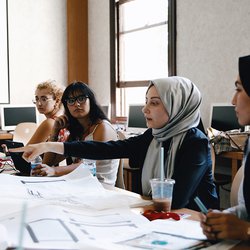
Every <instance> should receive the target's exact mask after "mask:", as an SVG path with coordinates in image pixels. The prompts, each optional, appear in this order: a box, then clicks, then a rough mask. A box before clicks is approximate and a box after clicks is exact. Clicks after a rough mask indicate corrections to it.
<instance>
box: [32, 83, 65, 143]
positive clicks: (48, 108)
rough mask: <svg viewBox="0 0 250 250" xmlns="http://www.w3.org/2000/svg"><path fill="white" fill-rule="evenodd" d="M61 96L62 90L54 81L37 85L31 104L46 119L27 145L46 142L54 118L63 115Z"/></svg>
mask: <svg viewBox="0 0 250 250" xmlns="http://www.w3.org/2000/svg"><path fill="white" fill-rule="evenodd" d="M62 94H63V90H62V89H61V88H60V87H58V86H57V85H56V82H55V81H50V80H48V81H46V82H42V83H40V84H38V85H37V87H36V91H35V100H34V101H33V103H34V104H36V107H37V110H38V112H39V113H40V114H43V115H45V117H46V119H45V120H44V121H42V123H41V124H40V125H39V126H38V128H37V129H36V131H35V133H34V134H33V136H32V137H31V139H30V140H29V141H28V143H27V144H33V143H39V142H44V141H47V140H48V138H49V136H50V134H51V131H52V128H53V126H54V123H55V118H56V117H58V116H60V115H62V114H63V107H62V103H61V98H62Z"/></svg>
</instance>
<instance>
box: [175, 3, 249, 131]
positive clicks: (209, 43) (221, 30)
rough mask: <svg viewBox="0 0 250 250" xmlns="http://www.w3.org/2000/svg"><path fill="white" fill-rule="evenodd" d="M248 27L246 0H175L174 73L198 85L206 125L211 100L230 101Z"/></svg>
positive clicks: (246, 44)
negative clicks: (175, 60)
mask: <svg viewBox="0 0 250 250" xmlns="http://www.w3.org/2000/svg"><path fill="white" fill-rule="evenodd" d="M249 27H250V1H249V0H240V1H238V0H219V1H218V0H177V74H178V75H182V76H185V77H188V78H190V79H191V80H192V81H193V82H194V83H196V85H197V86H198V87H199V89H200V91H201V93H202V95H203V103H202V110H201V111H202V119H203V122H204V126H205V127H207V126H208V122H209V115H210V108H211V104H212V103H230V102H231V98H232V95H233V93H234V89H235V88H234V82H235V80H236V76H237V74H238V57H239V56H243V55H248V54H250V32H249Z"/></svg>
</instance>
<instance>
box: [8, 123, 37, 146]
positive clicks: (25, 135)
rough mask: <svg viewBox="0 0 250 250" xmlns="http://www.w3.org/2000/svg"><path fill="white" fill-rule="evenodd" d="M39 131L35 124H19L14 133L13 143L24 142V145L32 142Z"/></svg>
mask: <svg viewBox="0 0 250 250" xmlns="http://www.w3.org/2000/svg"><path fill="white" fill-rule="evenodd" d="M36 129H37V124H36V123H34V122H22V123H19V124H18V125H17V126H16V128H15V130H14V133H13V141H16V142H22V143H23V144H24V145H26V144H27V142H28V141H29V140H30V138H31V137H32V135H33V134H34V133H35V131H36Z"/></svg>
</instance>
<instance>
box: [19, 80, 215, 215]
mask: <svg viewBox="0 0 250 250" xmlns="http://www.w3.org/2000/svg"><path fill="white" fill-rule="evenodd" d="M200 103H201V95H200V92H199V90H198V89H197V87H196V86H195V85H194V84H193V83H192V82H191V81H190V80H188V79H186V78H183V77H177V76H176V77H168V78H164V79H157V80H154V81H151V82H150V85H149V87H148V90H147V92H146V103H145V106H144V108H143V109H142V111H143V113H144V116H145V119H146V122H147V126H148V128H149V129H148V130H146V132H145V133H144V134H142V135H139V136H135V137H131V138H129V139H126V140H122V141H121V140H118V141H109V142H106V143H103V142H94V141H88V142H65V143H53V142H49V143H42V144H35V145H30V146H27V147H23V148H20V149H16V151H20V152H21V151H25V152H24V154H23V157H24V158H26V159H27V160H28V161H30V160H31V159H33V158H34V157H35V155H40V154H42V153H44V152H48V151H52V152H55V153H59V154H64V155H66V156H75V157H85V158H88V159H96V160H100V159H111V158H129V165H130V166H131V167H139V168H140V170H141V184H142V185H141V189H142V190H141V193H142V194H143V195H145V196H149V195H150V194H151V187H150V182H149V180H150V179H152V178H157V177H158V178H159V177H160V151H161V150H160V149H161V147H164V156H165V157H164V162H165V166H164V167H165V177H166V178H173V179H175V185H174V191H173V198H172V208H183V207H187V208H191V209H196V210H198V208H197V206H196V205H195V204H194V202H193V198H194V197H195V196H199V197H200V199H201V200H202V201H203V202H204V203H205V205H206V206H209V207H216V208H217V207H218V198H217V194H216V191H215V185H214V184H213V179H212V168H211V165H212V162H211V155H210V148H209V143H208V139H207V137H206V136H205V135H204V134H203V133H202V132H201V131H200V130H199V129H197V128H196V127H197V126H198V124H199V121H200V110H199V107H200Z"/></svg>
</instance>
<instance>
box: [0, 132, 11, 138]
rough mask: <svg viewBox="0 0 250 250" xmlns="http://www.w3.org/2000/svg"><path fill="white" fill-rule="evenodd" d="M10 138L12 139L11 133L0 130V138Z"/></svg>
mask: <svg viewBox="0 0 250 250" xmlns="http://www.w3.org/2000/svg"><path fill="white" fill-rule="evenodd" d="M12 139H13V134H11V133H7V132H5V133H2V132H1V131H0V140H12Z"/></svg>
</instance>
